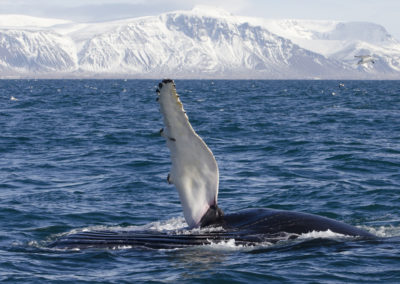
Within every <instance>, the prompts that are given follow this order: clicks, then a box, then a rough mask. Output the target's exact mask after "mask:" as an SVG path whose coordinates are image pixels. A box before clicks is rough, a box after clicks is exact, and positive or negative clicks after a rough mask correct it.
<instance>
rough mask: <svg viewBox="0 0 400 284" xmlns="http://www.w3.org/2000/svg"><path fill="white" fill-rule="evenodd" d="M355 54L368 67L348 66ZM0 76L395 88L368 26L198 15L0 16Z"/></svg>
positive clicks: (393, 73)
mask: <svg viewBox="0 0 400 284" xmlns="http://www.w3.org/2000/svg"><path fill="white" fill-rule="evenodd" d="M6 18H7V19H6ZM5 19H6V20H5ZM13 19H14V20H13ZM4 23H7V25H6V24H4ZM10 23H16V25H15V26H12V25H10ZM360 54H371V55H372V56H373V57H374V58H375V61H376V63H375V64H368V65H357V64H356V63H357V60H356V59H355V58H354V56H355V55H360ZM0 72H1V73H0V74H1V75H0V77H2V78H8V77H20V78H81V77H82V78H159V77H174V78H188V79H189V78H218V79H229V78H232V79H237V78H239V79H400V43H399V42H397V41H396V40H395V39H394V38H393V37H392V36H391V35H390V34H389V33H387V31H386V30H385V28H384V27H382V26H380V25H377V24H374V23H360V22H339V21H316V20H293V19H289V20H270V19H262V18H249V17H241V16H233V15H231V14H229V13H227V12H225V11H223V10H213V9H208V8H204V7H196V8H194V9H193V10H190V11H175V12H169V13H164V14H161V15H158V16H146V17H140V18H131V19H122V20H116V21H107V22H99V23H74V22H70V21H65V20H59V19H47V18H34V17H29V16H21V15H0Z"/></svg>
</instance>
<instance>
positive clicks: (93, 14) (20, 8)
mask: <svg viewBox="0 0 400 284" xmlns="http://www.w3.org/2000/svg"><path fill="white" fill-rule="evenodd" d="M195 5H209V6H217V7H219V8H223V9H224V10H227V11H229V12H231V13H232V14H234V15H243V16H257V17H264V18H277V19H279V18H297V19H318V20H342V21H368V22H374V23H377V24H381V25H383V26H384V27H385V28H386V29H387V30H388V32H389V33H390V34H392V35H394V36H395V37H396V38H397V39H398V40H400V1H399V0H202V1H200V0H168V1H164V0H153V1H151V0H150V1H146V0H0V13H1V14H10V13H13V14H27V15H33V16H44V17H55V18H64V19H70V20H75V21H102V20H111V19H120V18H128V17H137V16H147V15H157V14H159V13H163V12H167V11H173V10H188V9H191V8H192V7H193V6H195Z"/></svg>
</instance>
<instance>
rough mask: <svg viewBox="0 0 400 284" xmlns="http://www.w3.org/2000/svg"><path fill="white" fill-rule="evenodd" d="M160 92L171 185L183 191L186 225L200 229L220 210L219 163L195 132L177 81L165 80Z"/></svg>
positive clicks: (180, 192) (159, 97)
mask: <svg viewBox="0 0 400 284" xmlns="http://www.w3.org/2000/svg"><path fill="white" fill-rule="evenodd" d="M157 92H158V102H159V104H160V110H161V113H162V116H163V120H164V125H165V127H164V128H163V129H162V130H161V135H162V136H163V137H164V138H165V139H166V142H167V147H168V148H169V150H170V154H171V162H172V168H171V172H170V174H169V175H168V182H169V183H172V184H174V185H175V187H176V189H177V190H178V192H179V198H180V201H181V204H182V207H183V213H184V217H185V220H186V222H187V223H188V225H189V226H190V227H197V226H200V225H201V223H202V217H203V216H204V215H206V213H207V212H208V211H209V209H210V208H216V207H217V197H218V183H219V173H218V165H217V161H216V160H215V158H214V155H213V153H212V152H211V150H210V149H209V148H208V147H207V145H206V143H204V141H203V140H202V139H201V138H200V136H199V135H197V133H196V132H195V131H194V130H193V128H192V126H191V124H190V122H189V119H188V116H187V115H186V112H185V110H184V109H183V105H182V103H181V101H180V99H179V96H178V94H177V93H176V88H175V84H174V82H173V81H172V80H163V81H162V83H160V84H159V88H158V90H157Z"/></svg>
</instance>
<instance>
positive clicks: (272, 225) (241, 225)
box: [48, 208, 376, 249]
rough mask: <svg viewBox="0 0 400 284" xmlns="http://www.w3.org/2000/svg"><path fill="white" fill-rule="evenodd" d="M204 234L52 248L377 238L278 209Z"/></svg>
mask: <svg viewBox="0 0 400 284" xmlns="http://www.w3.org/2000/svg"><path fill="white" fill-rule="evenodd" d="M210 226H211V227H218V228H220V229H218V230H215V231H213V230H206V231H205V232H204V233H201V231H200V233H191V232H190V233H182V234H180V233H176V232H174V233H164V232H154V231H91V232H80V233H75V234H69V235H66V236H64V237H61V238H60V239H58V240H56V241H54V242H53V243H51V244H50V245H49V246H48V247H51V248H57V249H87V248H118V247H133V248H139V247H142V248H152V249H174V248H182V247H188V246H196V245H207V244H210V243H212V242H213V243H215V242H220V241H228V240H230V239H234V240H235V244H238V245H248V246H251V245H257V244H260V243H263V242H270V243H275V242H277V241H279V240H282V237H283V236H285V238H286V239H287V238H289V239H295V238H297V237H298V236H299V235H301V234H304V233H309V232H313V231H327V230H330V231H332V232H335V233H339V234H343V235H346V236H353V237H358V238H363V239H373V238H376V237H375V236H374V235H372V234H370V233H368V232H366V231H364V230H361V229H359V228H356V227H354V226H351V225H348V224H345V223H343V222H339V221H336V220H333V219H330V218H326V217H322V216H318V215H313V214H308V213H299V212H292V211H283V210H275V209H266V208H262V209H246V210H242V211H239V212H237V213H233V214H227V215H224V216H223V218H221V219H220V220H219V221H218V222H216V223H214V224H210V225H209V227H210Z"/></svg>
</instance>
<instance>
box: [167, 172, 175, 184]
mask: <svg viewBox="0 0 400 284" xmlns="http://www.w3.org/2000/svg"><path fill="white" fill-rule="evenodd" d="M167 182H168V184H173V183H174V182H173V181H172V178H171V174H168V176H167Z"/></svg>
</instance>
